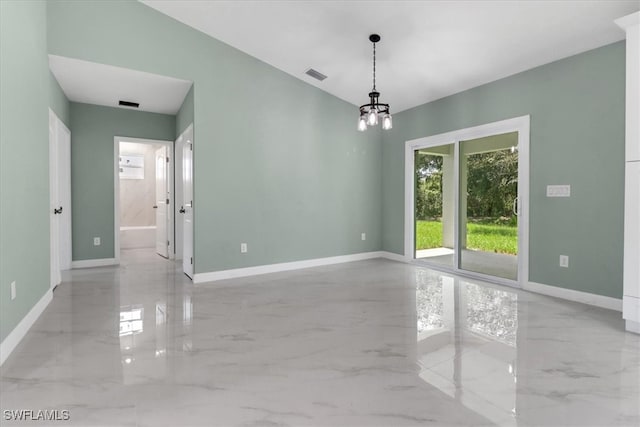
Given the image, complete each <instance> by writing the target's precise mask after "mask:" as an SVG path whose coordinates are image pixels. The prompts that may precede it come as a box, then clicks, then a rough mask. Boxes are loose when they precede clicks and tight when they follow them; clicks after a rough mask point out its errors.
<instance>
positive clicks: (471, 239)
mask: <svg viewBox="0 0 640 427" xmlns="http://www.w3.org/2000/svg"><path fill="white" fill-rule="evenodd" d="M440 247H442V223H441V222H440V221H416V250H420V249H431V248H440ZM467 248H469V249H475V250H480V251H485V252H498V253H504V254H512V255H515V254H516V253H517V252H518V227H517V226H511V225H495V224H477V223H472V222H469V223H467Z"/></svg>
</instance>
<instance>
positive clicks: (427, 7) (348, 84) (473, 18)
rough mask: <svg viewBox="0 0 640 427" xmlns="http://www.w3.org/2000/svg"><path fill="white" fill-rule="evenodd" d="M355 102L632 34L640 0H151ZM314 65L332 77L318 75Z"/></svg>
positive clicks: (404, 100) (413, 91) (439, 87)
mask: <svg viewBox="0 0 640 427" xmlns="http://www.w3.org/2000/svg"><path fill="white" fill-rule="evenodd" d="M141 1H142V3H144V4H146V5H148V6H150V7H152V8H154V9H157V10H158V11H160V12H162V13H165V14H167V15H169V16H171V17H173V18H175V19H177V20H178V21H181V22H183V23H185V24H187V25H190V26H191V27H194V28H196V29H198V30H200V31H202V32H204V33H206V34H209V35H211V36H212V37H215V38H216V39H219V40H221V41H223V42H225V43H227V44H229V45H231V46H234V47H236V48H238V49H240V50H242V51H244V52H246V53H248V54H249V55H252V56H254V57H256V58H259V59H261V60H262V61H264V62H266V63H268V64H271V65H273V66H274V67H276V68H279V69H281V70H283V71H285V72H287V73H289V74H291V75H293V76H295V77H297V78H299V79H301V80H303V81H306V82H308V83H310V84H312V85H314V86H316V87H318V88H320V89H322V90H325V91H327V92H329V93H331V94H333V95H335V96H337V97H339V98H342V99H344V100H345V101H348V102H350V103H352V104H355V105H360V104H363V103H365V102H367V101H368V100H367V98H366V97H367V93H368V92H369V91H370V89H371V67H372V64H371V54H372V52H371V43H370V42H369V40H368V36H369V34H371V33H378V34H380V35H381V36H382V40H381V42H380V43H378V44H377V73H376V74H377V88H378V90H379V91H380V92H381V94H382V95H381V97H380V101H381V102H387V103H390V104H391V107H392V112H393V111H395V112H398V111H402V110H405V109H408V108H411V107H414V106H417V105H420V104H423V103H425V102H429V101H432V100H435V99H438V98H442V97H444V96H448V95H451V94H453V93H457V92H460V91H463V90H465V89H469V88H472V87H475V86H478V85H481V84H484V83H488V82H490V81H494V80H497V79H500V78H503V77H506V76H509V75H512V74H515V73H518V72H521V71H524V70H527V69H530V68H533V67H536V66H539V65H542V64H546V63H549V62H552V61H555V60H558V59H561V58H564V57H567V56H571V55H574V54H577V53H580V52H583V51H586V50H589V49H593V48H596V47H599V46H603V45H606V44H609V43H613V42H615V41H618V40H622V39H623V38H624V33H623V31H622V30H620V29H619V28H618V27H617V26H616V25H615V24H614V23H613V20H614V19H617V18H619V17H621V16H624V15H627V14H630V13H632V12H634V11H637V10H638V9H640V2H639V1H638V0H633V1H616V0H600V1H596V0H590V1H579V0H570V1H545V0H538V1H506V0H505V1H483V0H477V1H454V0H447V1H323V0H316V1H202V0H200V1H192V0H182V1H169V0H161V1H155V0H141ZM309 67H312V68H314V69H316V70H318V71H320V72H321V73H323V74H325V75H327V76H329V78H327V79H326V80H324V81H323V82H318V81H316V80H314V79H312V78H311V77H308V76H306V75H305V74H304V71H305V70H306V69H307V68H309Z"/></svg>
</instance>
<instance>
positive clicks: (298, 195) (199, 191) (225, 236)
mask: <svg viewBox="0 0 640 427" xmlns="http://www.w3.org/2000/svg"><path fill="white" fill-rule="evenodd" d="M48 13H49V15H48V18H49V21H48V22H49V27H48V30H49V33H48V34H49V51H50V53H52V54H56V55H62V56H68V57H72V58H78V59H83V60H88V61H94V62H99V63H103V64H110V65H115V66H120V67H126V68H132V69H135V70H140V71H146V72H151V73H156V74H162V75H167V76H172V77H178V78H182V79H185V80H191V81H193V82H194V85H195V90H194V91H197V93H194V95H195V96H194V128H195V131H196V134H195V148H194V162H195V164H194V173H195V184H194V190H195V201H194V204H195V218H196V219H195V221H196V222H195V271H196V272H197V273H200V272H207V271H217V270H224V269H229V268H237V267H247V266H254V265H263V264H272V263H277V262H286V261H295V260H303V259H311V258H318V257H326V256H335V255H343V254H351V253H359V252H366V251H374V250H379V249H380V246H381V240H380V231H381V175H382V174H381V140H380V137H379V134H378V133H373V132H371V133H370V132H367V133H359V132H357V131H356V129H355V124H354V123H355V120H356V119H355V118H354V117H356V116H357V107H354V106H353V105H350V104H348V103H346V102H344V101H342V100H339V99H338V98H335V97H333V96H331V95H329V94H327V93H325V92H323V91H320V90H318V89H317V88H314V87H313V86H311V85H308V84H306V83H304V82H302V81H300V80H298V79H295V78H293V77H291V76H289V75H287V74H285V73H283V72H281V71H279V70H277V69H275V68H273V67H271V66H269V65H267V64H265V63H263V62H261V61H259V60H257V59H256V58H253V57H251V56H248V55H246V54H244V53H242V52H240V51H238V50H236V49H234V48H232V47H230V46H228V45H226V44H224V43H222V42H220V41H217V40H215V39H212V38H210V37H208V36H206V35H205V34H203V33H201V32H198V31H196V30H194V29H192V28H190V27H187V26H185V25H183V24H181V23H179V22H177V21H175V20H173V19H171V18H169V17H167V16H165V15H163V14H161V13H159V12H157V11H155V10H153V9H151V8H148V7H147V6H145V5H143V4H141V3H139V2H133V1H124V2H75V1H59V2H53V3H51V4H50V5H49V8H48ZM114 28H130V29H132V31H114ZM366 90H367V88H366V87H363V91H364V92H363V93H365V92H366ZM264 100H268V102H256V101H264ZM72 116H73V114H72ZM73 131H74V129H72V132H73ZM96 155H97V154H96ZM105 155H106V154H105ZM76 180H77V178H74V182H76ZM95 181H96V180H95V179H94V180H93V181H92V182H94V183H95V185H89V184H87V191H90V189H89V187H91V191H93V188H94V187H95V188H100V189H103V190H105V191H106V188H105V186H108V185H111V182H110V181H108V180H107V182H106V183H104V184H102V183H101V184H98V183H97V182H95ZM83 185H84V184H83ZM110 192H111V190H109V192H108V193H105V197H107V198H108V197H109V194H110ZM74 217H75V212H74ZM74 231H75V229H74ZM361 232H366V233H367V240H366V241H364V242H363V241H361V240H360V233H361ZM241 242H246V243H248V247H249V252H248V253H247V254H240V250H239V249H240V243H241ZM80 251H84V249H82V248H80V247H78V248H74V253H76V254H77V256H79V254H80ZM82 253H83V255H82V256H83V257H87V258H100V257H103V256H109V254H107V253H95V252H94V249H93V248H91V247H90V248H89V251H88V252H86V253H85V252H82Z"/></svg>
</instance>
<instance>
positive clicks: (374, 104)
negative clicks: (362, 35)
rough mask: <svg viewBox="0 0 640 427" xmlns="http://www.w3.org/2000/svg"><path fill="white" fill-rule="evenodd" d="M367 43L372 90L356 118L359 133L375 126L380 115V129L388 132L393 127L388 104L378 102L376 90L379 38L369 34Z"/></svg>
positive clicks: (378, 95) (376, 35) (378, 94)
mask: <svg viewBox="0 0 640 427" xmlns="http://www.w3.org/2000/svg"><path fill="white" fill-rule="evenodd" d="M369 41H371V43H373V89H371V92H369V103H368V104H364V105H361V106H360V117H359V118H358V130H359V131H360V132H364V131H365V130H367V127H368V126H375V125H377V124H378V120H379V116H380V115H382V119H381V120H382V129H384V130H388V129H391V128H392V127H393V121H392V118H391V114H390V113H389V104H382V103H380V102H379V101H378V98H379V97H380V92H378V91H377V90H376V43H378V42H379V41H380V36H379V35H378V34H371V35H370V36H369Z"/></svg>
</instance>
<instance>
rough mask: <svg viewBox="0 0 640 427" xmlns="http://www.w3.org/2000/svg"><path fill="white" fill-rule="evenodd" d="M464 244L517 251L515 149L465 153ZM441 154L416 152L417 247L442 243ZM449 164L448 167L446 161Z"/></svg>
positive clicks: (516, 153)
mask: <svg viewBox="0 0 640 427" xmlns="http://www.w3.org/2000/svg"><path fill="white" fill-rule="evenodd" d="M465 161H466V166H467V168H468V169H467V172H468V173H467V175H468V176H467V189H466V193H467V194H466V205H467V236H466V237H467V241H466V247H467V249H472V250H478V251H484V252H496V253H503V254H512V255H515V254H517V252H518V238H517V236H518V228H517V217H516V216H515V215H513V212H512V209H513V203H514V200H515V198H516V197H517V195H518V152H517V150H513V149H502V150H497V151H491V152H482V153H477V154H472V155H468V156H467V157H466V158H465ZM443 166H444V165H443V156H442V155H439V154H437V153H434V154H431V153H422V152H419V153H417V155H416V157H415V173H416V175H415V179H416V187H415V190H416V199H415V208H416V250H421V249H432V248H441V247H443V241H442V222H441V217H442V214H443V197H442V192H443ZM449 167H451V166H449Z"/></svg>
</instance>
